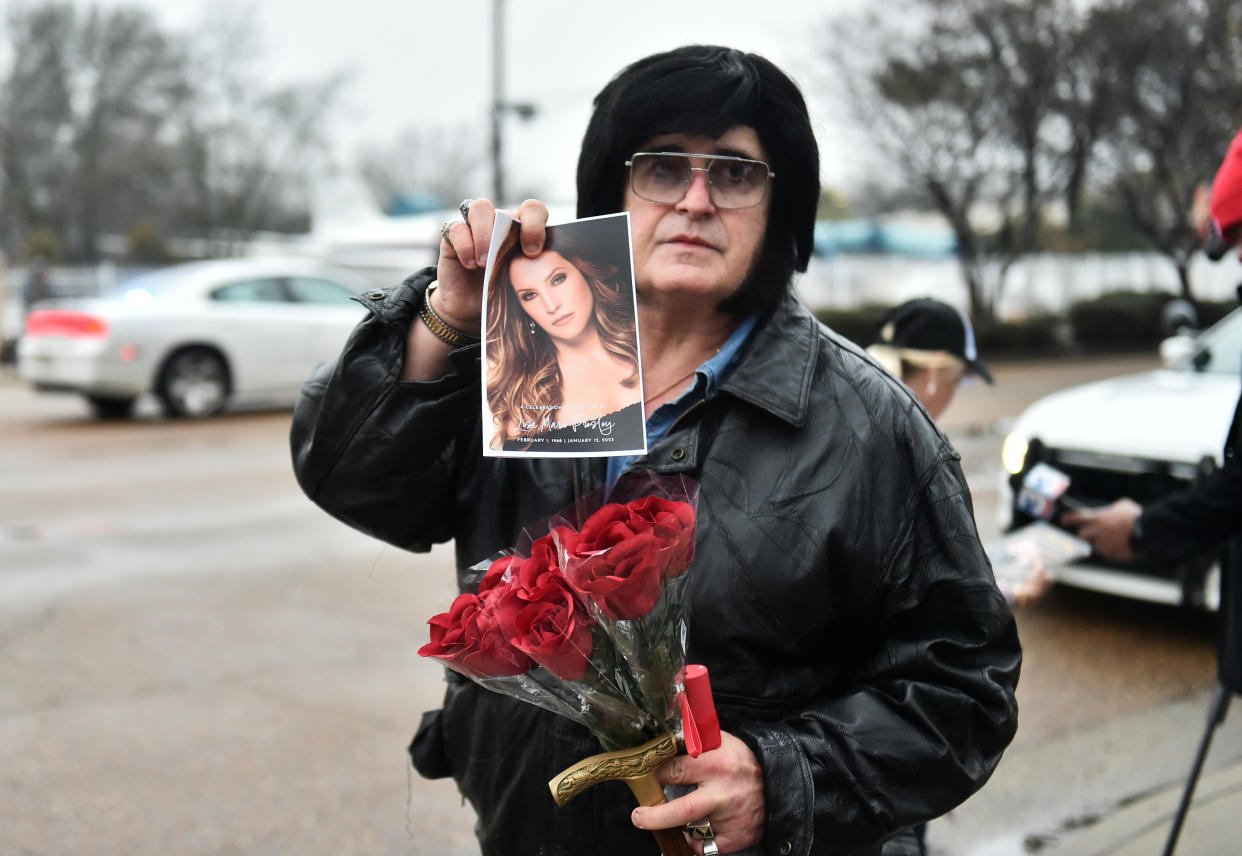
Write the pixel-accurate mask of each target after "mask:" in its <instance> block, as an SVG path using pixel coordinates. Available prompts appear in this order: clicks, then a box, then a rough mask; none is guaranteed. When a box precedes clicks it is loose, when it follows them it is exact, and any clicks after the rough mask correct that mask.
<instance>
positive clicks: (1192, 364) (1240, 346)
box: [1172, 309, 1242, 375]
mask: <svg viewBox="0 0 1242 856" xmlns="http://www.w3.org/2000/svg"><path fill="white" fill-rule="evenodd" d="M1172 368H1176V369H1182V370H1183V371H1196V372H1209V373H1211V374H1227V375H1237V374H1238V373H1239V371H1242V309H1235V310H1234V311H1233V312H1232V313H1230V314H1229V315H1226V316H1225V317H1224V318H1223V319H1221V320H1220V321H1218V322H1217V323H1216V324H1214V325H1212V326H1211V327H1209V328H1208V329H1207V330H1206V331H1204V332H1203V333H1202V334H1201V335H1200V336H1199V338H1198V339H1196V340H1195V346H1194V348H1193V349H1192V350H1191V352H1190V354H1189V355H1188V356H1186V357H1185V358H1183V359H1181V360H1179V361H1178V362H1177V363H1175V364H1174V365H1173V366H1172Z"/></svg>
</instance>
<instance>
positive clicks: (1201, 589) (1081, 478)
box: [998, 309, 1242, 609]
mask: <svg viewBox="0 0 1242 856" xmlns="http://www.w3.org/2000/svg"><path fill="white" fill-rule="evenodd" d="M1161 350H1162V354H1165V355H1166V363H1165V367H1164V368H1162V369H1158V370H1156V371H1152V372H1145V373H1141V374H1134V375H1127V376H1124V377H1118V378H1113V379H1111V380H1105V381H1099V382H1096V383H1090V384H1085V385H1083V386H1078V387H1072V388H1070V389H1066V390H1062V391H1061V392H1057V393H1054V394H1052V395H1049V396H1047V397H1046V398H1043V399H1040V400H1039V401H1037V402H1035V403H1034V404H1033V405H1031V406H1030V407H1029V408H1027V410H1026V411H1024V412H1023V413H1022V415H1021V416H1019V417H1018V419H1017V420H1016V421H1015V422H1014V425H1013V428H1012V431H1011V432H1010V433H1009V435H1008V436H1007V437H1006V438H1005V442H1004V446H1003V449H1002V453H1001V457H1002V460H1003V464H1004V467H1003V472H1002V485H1001V488H1002V501H1001V502H1000V503H999V504H998V508H1000V509H1001V511H1000V513H1001V515H1002V519H1001V521H1000V523H1001V526H1002V528H1004V529H1016V528H1018V527H1021V526H1023V525H1025V524H1027V523H1029V522H1031V521H1032V519H1033V518H1032V517H1031V516H1030V515H1028V514H1026V513H1024V512H1023V511H1022V510H1021V509H1020V508H1019V507H1018V505H1019V503H1018V502H1017V501H1016V500H1017V498H1018V497H1019V495H1020V494H1021V492H1022V491H1021V488H1022V485H1023V483H1024V482H1023V479H1024V477H1025V476H1026V474H1027V473H1028V472H1029V471H1030V470H1031V469H1032V468H1033V467H1034V466H1035V465H1036V464H1038V463H1040V462H1043V463H1045V464H1048V465H1050V466H1052V467H1054V468H1055V469H1056V470H1059V471H1060V472H1062V473H1064V474H1066V475H1068V476H1069V488H1068V490H1067V491H1066V493H1065V496H1066V497H1068V498H1070V500H1069V501H1070V502H1076V503H1081V504H1084V505H1089V506H1096V505H1105V504H1107V503H1109V502H1112V501H1113V500H1115V499H1118V498H1120V497H1124V496H1128V497H1131V498H1132V499H1134V500H1135V501H1137V502H1139V503H1140V504H1141V503H1145V502H1149V501H1151V500H1154V499H1156V498H1158V497H1161V496H1163V495H1165V494H1167V493H1169V492H1170V491H1174V490H1177V489H1179V488H1183V487H1185V486H1187V485H1189V484H1190V483H1191V482H1192V481H1193V480H1194V479H1195V477H1196V475H1197V474H1198V473H1200V472H1203V471H1204V470H1209V471H1210V469H1211V468H1214V467H1217V466H1219V465H1220V463H1221V453H1222V448H1223V447H1224V444H1225V436H1226V434H1227V433H1228V431H1229V426H1230V423H1231V421H1232V419H1233V413H1234V408H1235V407H1236V406H1237V402H1238V391H1239V372H1240V370H1242V309H1239V310H1235V311H1234V312H1233V313H1231V314H1230V315H1228V316H1227V317H1225V318H1223V319H1222V320H1221V321H1220V322H1218V323H1217V324H1215V325H1213V326H1212V327H1211V328H1210V329H1208V330H1206V331H1204V332H1203V333H1202V334H1200V335H1199V336H1198V337H1197V338H1195V339H1193V340H1188V339H1182V340H1181V342H1178V341H1177V340H1170V341H1167V342H1166V343H1165V345H1164V346H1162V349H1161ZM1027 484H1030V482H1029V481H1028V482H1027ZM1028 507H1029V506H1028ZM1219 573H1220V570H1219V556H1218V555H1216V554H1215V553H1211V552H1209V553H1205V554H1203V555H1201V556H1196V557H1193V558H1191V559H1188V560H1186V561H1184V562H1181V563H1178V564H1169V563H1159V562H1133V563H1111V562H1107V561H1105V560H1103V559H1100V558H1099V557H1096V556H1090V557H1088V558H1087V559H1084V560H1081V561H1078V562H1074V563H1071V564H1070V565H1068V566H1065V567H1063V568H1060V569H1058V570H1057V573H1056V577H1057V579H1058V581H1059V582H1062V583H1065V584H1068V585H1072V586H1077V587H1080V588H1087V589H1093V590H1096V591H1102V592H1107V593H1110V594H1116V595H1121V596H1125V597H1132V598H1138V599H1141V600H1148V601H1155V602H1160V603H1169V604H1180V605H1184V606H1189V607H1195V608H1207V609H1215V608H1216V607H1217V604H1218V602H1219V579H1220V578H1219Z"/></svg>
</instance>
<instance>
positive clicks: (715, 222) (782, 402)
mask: <svg viewBox="0 0 1242 856" xmlns="http://www.w3.org/2000/svg"><path fill="white" fill-rule="evenodd" d="M577 177H578V214H579V216H583V217H585V216H591V215H598V214H606V213H613V212H617V211H626V212H628V213H629V215H630V228H631V239H632V249H633V257H634V270H635V280H636V286H637V292H638V319H639V330H640V343H641V351H642V353H641V356H642V384H643V390H644V396H645V401H644V415H645V418H646V420H647V422H646V426H647V433H648V452H647V454H646V455H644V456H635V457H633V458H617V457H612V458H606V459H605V458H589V459H580V460H575V459H565V458H559V459H556V460H550V459H530V458H523V459H515V458H491V457H487V458H485V457H483V456H482V455H481V454H480V449H481V444H482V424H481V414H480V408H479V400H480V387H479V384H480V373H479V368H478V357H479V344H478V335H479V327H480V325H479V319H480V311H481V297H482V274H483V266H484V261H485V259H486V256H487V250H488V243H489V240H490V235H491V231H492V225H493V222H494V220H495V208H494V206H493V204H492V203H491V202H490V201H488V200H485V199H476V200H470V201H469V202H470V204H469V205H465V204H463V208H464V217H463V220H462V221H460V222H455V223H451V224H448V223H446V224H445V226H444V227H443V229H442V231H441V233H442V236H443V241H442V242H441V247H440V257H439V262H438V264H437V265H436V266H435V267H433V268H428V269H426V270H423V271H420V272H418V273H416V274H414V275H413V276H411V277H410V278H409V279H407V280H406V281H405V282H403V283H402V284H401V285H399V286H397V287H395V288H393V289H389V290H386V291H378V292H371V293H370V294H368V295H366V296H365V297H364V300H365V302H366V304H367V306H368V308H369V309H370V317H369V318H368V319H367V320H364V321H363V322H362V323H361V324H360V325H359V327H358V329H357V330H356V331H355V333H354V335H353V336H352V338H351V339H350V341H349V343H348V344H347V346H346V348H345V350H344V352H343V353H342V355H341V358H340V360H339V361H338V362H337V364H336V365H334V366H325V367H322V368H321V369H320V370H318V371H317V372H316V373H315V375H314V376H313V377H312V378H311V380H310V381H309V382H308V383H307V385H306V387H305V389H304V392H303V397H302V399H301V401H300V403H299V404H298V407H297V410H296V412H295V414H294V423H293V429H292V437H291V440H292V447H293V456H294V465H295V469H296V473H297V477H298V479H299V483H300V484H301V485H302V487H303V489H304V490H305V491H306V493H307V494H308V496H310V497H311V498H312V499H313V500H314V501H315V502H317V503H319V504H320V505H322V506H323V507H324V508H325V509H326V510H327V511H329V512H330V513H332V514H333V515H335V516H336V517H338V518H339V519H341V520H343V521H345V522H347V523H349V524H350V525H352V526H355V527H357V528H358V529H361V530H362V531H365V532H368V533H370V534H372V535H374V536H376V537H378V538H381V539H383V540H385V541H388V542H390V543H392V544H395V545H398V546H400V547H403V548H405V549H409V550H415V551H426V550H429V549H430V548H431V546H432V545H433V544H435V543H441V542H445V541H449V540H452V541H454V544H455V549H456V558H457V567H458V581H459V587H460V588H461V589H462V590H463V591H465V590H469V588H470V586H471V585H472V580H471V578H470V577H469V575H468V574H466V573H465V570H464V569H466V568H469V567H470V566H471V565H473V564H475V563H477V562H479V561H480V560H483V559H485V558H486V557H488V556H490V555H493V554H494V553H496V552H497V551H498V550H501V549H503V548H506V547H509V546H511V545H513V544H514V543H516V542H517V538H518V534H519V532H520V531H521V528H522V526H523V525H524V524H525V523H527V522H529V521H532V520H538V519H542V518H545V517H547V516H549V515H551V514H554V513H557V512H559V511H561V510H562V509H565V508H567V507H569V506H570V505H571V503H572V502H573V500H574V499H575V497H577V496H585V495H588V494H590V493H591V492H592V491H595V490H598V489H601V488H605V487H607V486H608V485H610V484H613V483H615V482H616V481H617V480H618V479H619V478H621V477H623V475H624V474H625V472H626V471H627V470H629V469H630V468H632V467H633V468H647V469H651V470H655V471H657V472H660V473H666V474H678V473H680V474H685V475H687V476H690V477H692V478H694V479H695V480H697V482H698V485H699V502H698V519H697V525H696V544H695V561H694V565H693V567H692V569H691V571H690V581H689V590H690V591H689V594H688V603H689V608H688V613H689V628H688V637H687V648H688V657H689V660H690V662H694V663H702V664H704V665H706V666H707V667H708V669H709V670H710V673H711V681H712V688H713V690H714V695H715V701H716V706H717V712H718V715H719V721H720V725H721V729H722V736H721V745H720V747H719V748H718V749H714V750H711V751H707V752H704V753H702V754H701V755H699V756H698V757H696V758H692V757H690V756H688V755H681V756H678V757H676V758H674V759H673V760H671V761H669V762H668V763H666V764H665V765H664V766H663V767H661V768H660V770H659V777H660V779H661V782H662V783H663V784H665V785H675V786H677V788H678V789H677V790H676V791H675V792H674V793H675V794H681V795H679V796H675V798H673V799H670V800H669V801H668V802H667V803H665V804H663V805H659V806H650V807H640V808H635V806H634V800H633V798H632V797H631V796H630V795H629V792H628V791H627V790H626V789H625V788H624V786H622V785H621V784H619V783H615V782H614V783H606V784H604V785H600V786H597V787H595V788H592V789H591V790H589V791H587V792H586V793H583V794H582V795H580V796H578V797H576V798H575V799H574V800H572V801H571V802H569V803H568V804H567V805H565V806H564V807H560V808H558V807H557V806H556V805H555V804H554V803H553V801H552V799H551V797H550V796H549V793H548V788H547V782H548V780H549V779H550V778H551V777H552V776H553V775H555V774H557V773H558V772H559V771H561V770H563V769H565V768H567V767H568V766H570V765H571V764H574V763H576V762H577V761H579V760H580V759H582V758H584V757H586V756H588V755H592V754H594V753H596V752H598V751H599V746H598V744H597V743H596V742H595V740H594V738H593V737H592V736H591V734H590V733H589V732H588V731H586V730H585V729H584V728H582V727H581V726H579V725H576V724H574V723H573V722H570V721H569V720H567V719H564V718H560V717H557V716H554V715H552V714H550V713H547V712H545V711H543V710H541V709H539V708H537V707H534V706H532V705H526V704H522V703H520V702H517V701H515V700H513V699H510V698H508V697H506V696H502V695H499V694H495V693H489V692H487V691H486V690H483V689H481V688H480V687H478V686H477V685H475V684H473V683H471V682H469V681H467V680H466V679H464V678H460V677H458V676H457V675H456V673H453V672H449V673H448V675H447V679H448V687H447V690H446V693H445V699H444V705H443V708H442V709H441V710H439V711H434V712H432V713H429V714H427V715H425V716H424V719H423V722H422V724H421V726H420V728H419V731H418V734H417V735H416V736H415V739H414V743H413V744H412V746H411V747H410V749H411V754H412V756H413V760H414V765H415V767H416V768H417V769H418V771H419V772H420V773H422V774H423V775H426V776H430V777H440V776H452V777H453V778H454V779H455V781H456V783H457V786H458V788H459V789H460V791H461V793H462V794H463V796H464V798H466V799H468V800H469V801H470V804H471V805H472V806H473V807H474V809H475V810H476V812H477V814H478V824H477V826H476V833H477V835H478V838H479V842H480V846H481V849H482V852H483V853H484V854H485V856H508V854H512V855H513V856H531V854H542V856H570V854H573V856H580V854H586V853H590V854H606V856H611V854H616V856H622V855H623V854H624V856H633V854H654V853H655V852H656V850H657V848H656V844H655V842H654V839H653V838H652V837H651V835H650V833H649V832H647V831H645V830H655V829H678V828H682V827H686V826H687V825H689V826H690V827H692V828H693V829H694V830H696V832H697V833H698V835H699V837H693V836H691V835H689V834H687V837H686V842H687V844H688V845H689V846H690V848H692V850H693V852H694V853H696V854H704V856H712V854H718V853H751V854H760V853H762V854H772V855H773V856H777V854H780V856H806V854H827V853H832V854H879V853H881V852H883V853H885V854H899V853H913V852H916V851H915V844H914V840H913V836H912V835H911V834H910V833H909V828H910V827H911V826H912V825H914V824H916V823H919V822H922V821H925V820H928V819H929V818H932V817H937V816H939V815H942V814H944V813H945V812H946V811H948V810H950V809H951V808H953V807H954V806H956V805H958V804H959V803H960V802H962V801H963V800H964V799H966V797H968V796H969V795H970V794H972V793H974V792H975V791H976V790H977V789H978V788H979V787H981V786H982V785H983V783H984V782H985V781H986V780H987V778H988V777H989V776H990V775H991V773H992V771H993V769H994V768H995V766H996V764H997V763H998V762H999V760H1000V757H1001V753H1002V752H1003V750H1004V749H1005V747H1006V746H1007V745H1008V744H1009V742H1010V740H1011V739H1012V737H1013V734H1014V731H1015V729H1016V726H1017V706H1016V702H1015V699H1014V689H1015V685H1016V683H1017V679H1018V671H1019V665H1020V662H1021V651H1020V647H1019V644H1018V639H1017V633H1016V629H1015V625H1014V620H1013V616H1012V614H1011V612H1010V610H1009V608H1008V606H1007V605H1006V603H1005V600H1004V598H1003V597H1002V596H1001V594H1000V592H999V591H998V590H997V588H996V584H995V581H994V580H993V578H992V574H991V569H990V567H989V565H988V562H987V559H986V557H985V555H984V551H983V548H982V546H981V545H980V543H979V538H978V533H977V532H976V529H975V524H974V514H973V509H972V508H971V501H970V492H969V490H968V488H967V486H966V481H965V479H964V477H963V475H962V471H961V467H960V465H959V461H958V455H957V453H956V452H955V451H954V450H953V447H952V446H951V445H950V444H949V442H948V440H947V439H946V438H945V437H944V435H943V434H941V432H940V431H939V430H938V429H937V428H936V427H935V425H934V424H933V423H932V422H931V420H930V419H929V418H928V417H927V414H926V412H925V411H924V410H923V409H922V408H921V407H920V406H919V405H918V403H917V401H916V399H915V398H914V396H913V395H912V394H911V392H910V391H909V389H907V388H906V387H904V386H903V385H902V384H901V383H900V382H898V381H897V380H895V379H894V378H893V377H892V376H891V375H889V374H888V373H887V372H885V371H884V370H883V369H881V368H880V367H879V366H877V365H876V364H875V363H874V362H873V361H872V360H871V359H870V358H868V357H867V356H866V355H865V354H864V353H863V352H862V351H861V350H860V349H859V348H857V347H856V346H855V345H853V344H852V343H850V342H849V341H847V340H846V339H844V338H842V337H840V336H838V335H837V334H835V333H833V332H832V331H831V330H828V329H827V328H825V327H824V326H822V325H820V324H819V323H818V322H817V321H816V320H815V318H814V316H813V315H812V314H811V313H810V312H809V311H808V310H807V309H806V308H805V307H803V306H802V305H801V304H800V303H799V302H798V301H797V299H796V297H795V296H794V293H793V288H792V281H793V276H794V274H795V273H796V272H798V271H804V270H805V269H806V267H807V263H808V261H809V259H810V254H811V241H812V232H813V229H814V222H815V209H816V205H817V203H818V199H819V153H818V148H817V146H816V143H815V137H814V133H813V131H812V128H811V123H810V119H809V116H808V113H807V109H806V105H805V102H804V100H803V98H802V95H801V93H800V92H799V91H798V87H797V86H796V85H795V84H794V82H793V81H792V80H790V78H789V77H788V76H786V75H785V74H784V73H783V72H781V71H780V69H778V68H777V67H776V66H774V65H773V64H772V63H770V62H768V61H767V60H765V59H763V58H762V57H759V56H755V55H753V54H746V53H742V52H739V51H736V50H731V49H728V48H722V47H712V46H691V47H685V48H679V49H676V50H672V51H668V52H665V53H661V54H657V55H654V56H650V57H647V58H645V59H642V60H639V61H638V62H636V63H634V64H633V65H631V66H629V67H628V68H626V69H624V70H623V71H622V72H620V73H619V74H618V75H617V76H616V77H615V78H614V79H613V80H612V81H611V82H610V83H609V84H608V85H607V86H605V87H604V89H603V90H602V91H601V92H600V93H599V95H598V96H597V98H596V100H595V109H594V113H593V115H592V117H591V120H590V124H589V126H588V128H587V132H586V136H585V138H584V140H583V145H582V152H581V156H580V160H579V165H578V174H577ZM515 216H517V217H518V219H519V220H520V221H521V236H522V237H521V241H522V246H523V250H524V252H526V253H527V254H528V255H537V254H538V253H539V251H540V249H541V247H542V245H543V240H544V234H545V233H544V227H545V225H546V222H547V217H548V212H547V208H546V206H544V205H543V204H542V203H540V202H538V201H535V200H527V201H526V202H524V203H522V205H520V206H519V207H518V208H517V210H516V212H515Z"/></svg>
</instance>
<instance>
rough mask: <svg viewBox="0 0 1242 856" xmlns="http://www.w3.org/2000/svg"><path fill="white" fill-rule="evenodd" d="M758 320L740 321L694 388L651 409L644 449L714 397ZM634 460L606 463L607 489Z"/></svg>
mask: <svg viewBox="0 0 1242 856" xmlns="http://www.w3.org/2000/svg"><path fill="white" fill-rule="evenodd" d="M758 320H759V317H758V316H757V315H749V316H747V317H746V318H743V319H742V323H740V324H738V325H737V329H736V330H734V331H733V335H731V336H730V337H729V339H728V341H727V342H725V343H724V345H722V346H721V348H720V351H719V352H718V353H717V354H716V355H715V356H713V357H712V358H711V359H709V360H706V361H705V362H704V363H703V364H702V365H700V366H699V367H698V369H696V370H695V373H694V386H692V387H690V388H689V389H687V390H686V391H685V392H684V393H682V394H681V395H680V396H679V397H678V398H676V399H674V400H673V401H669V402H666V403H664V404H661V405H660V406H659V407H657V408H656V409H655V412H654V413H652V414H651V418H650V419H648V420H647V448H648V449H650V448H651V447H652V446H654V445H655V444H656V443H658V442H660V441H661V440H663V439H664V435H665V434H667V433H668V431H669V429H670V428H672V427H673V424H674V423H676V422H677V420H678V419H680V418H681V416H682V414H684V413H685V412H686V411H687V410H689V409H690V408H691V407H693V406H694V405H696V404H698V403H699V402H700V401H703V400H704V399H706V398H708V397H709V396H712V395H715V394H716V390H718V389H719V388H720V385H721V384H722V383H724V382H725V380H727V379H728V377H729V375H730V374H731V373H732V372H733V369H734V368H736V366H737V364H738V362H739V361H740V360H741V359H742V354H744V353H745V352H746V346H747V345H748V344H749V343H750V334H751V333H753V332H754V331H755V324H756V323H757V322H758ZM638 457H639V456H638V455H621V456H618V457H615V458H609V459H608V487H609V488H610V489H611V487H612V486H613V485H614V484H616V482H617V479H618V478H619V477H620V476H621V474H622V473H623V472H625V471H626V470H627V469H629V467H630V464H632V463H634V462H635V461H636V460H638Z"/></svg>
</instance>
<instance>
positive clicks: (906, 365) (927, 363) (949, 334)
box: [867, 297, 992, 419]
mask: <svg viewBox="0 0 1242 856" xmlns="http://www.w3.org/2000/svg"><path fill="white" fill-rule="evenodd" d="M867 353H869V354H871V356H873V357H875V358H876V360H877V361H879V363H880V364H881V365H882V366H884V367H885V368H886V369H888V370H889V371H890V372H892V373H893V374H894V375H896V376H897V377H899V378H901V380H902V382H903V383H904V384H905V385H906V386H908V387H910V389H911V391H912V392H913V393H914V394H915V395H916V396H918V399H919V401H920V402H921V403H922V404H923V407H924V408H926V410H927V412H928V414H929V415H930V416H931V418H932V419H939V418H940V414H941V413H943V412H944V410H945V408H946V407H948V406H949V402H951V401H952V400H953V393H955V392H956V391H957V387H958V384H959V383H961V381H962V378H964V377H966V375H968V374H971V375H976V376H978V377H981V378H983V379H984V380H985V381H987V382H988V383H989V384H990V383H992V373H991V372H990V371H988V367H987V366H985V365H984V364H983V362H982V361H981V360H980V359H979V350H978V348H977V347H976V346H975V329H974V327H972V326H971V324H970V320H969V319H968V318H966V317H965V316H964V315H962V314H961V313H960V312H958V311H957V310H956V309H954V308H953V307H952V306H950V305H949V304H947V303H942V302H941V301H939V300H933V299H932V298H930V297H922V298H919V299H917V300H909V301H906V302H905V303H903V304H901V305H900V306H898V307H896V308H894V309H891V310H889V312H888V314H886V315H885V316H884V319H883V320H882V321H881V322H880V340H879V341H878V342H876V343H875V344H873V345H871V346H870V347H869V348H867Z"/></svg>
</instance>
